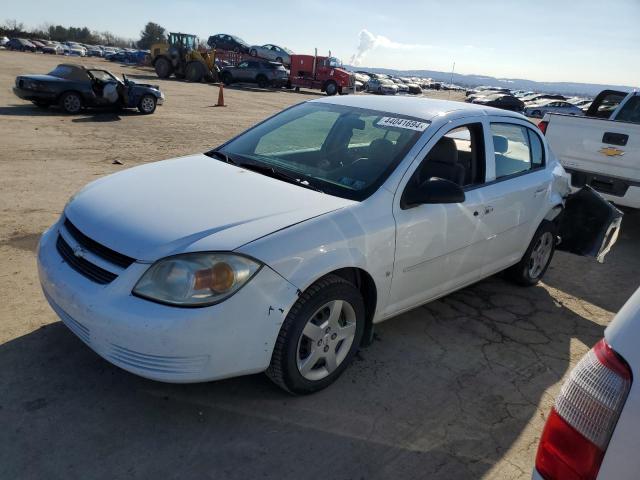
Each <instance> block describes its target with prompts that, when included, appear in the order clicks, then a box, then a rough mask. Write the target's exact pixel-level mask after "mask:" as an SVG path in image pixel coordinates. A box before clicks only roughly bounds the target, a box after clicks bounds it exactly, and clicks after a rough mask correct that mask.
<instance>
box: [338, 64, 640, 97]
mask: <svg viewBox="0 0 640 480" xmlns="http://www.w3.org/2000/svg"><path fill="white" fill-rule="evenodd" d="M346 68H348V69H349V70H365V71H368V72H372V73H386V74H388V75H394V76H402V77H429V78H433V79H434V80H435V81H437V82H445V83H449V82H450V81H451V72H448V73H447V72H438V71H435V70H394V69H389V68H373V67H351V66H348V65H347V66H346ZM453 83H454V84H456V85H460V86H462V87H477V86H480V85H489V86H492V87H506V88H510V89H511V90H532V91H535V92H543V93H560V94H563V95H585V96H591V97H593V96H595V95H597V94H598V93H600V92H601V91H602V90H605V89H613V90H624V91H631V90H633V88H634V87H629V86H625V85H602V84H597V83H579V82H535V81H533V80H525V79H522V78H496V77H489V76H486V75H462V74H459V73H454V74H453Z"/></svg>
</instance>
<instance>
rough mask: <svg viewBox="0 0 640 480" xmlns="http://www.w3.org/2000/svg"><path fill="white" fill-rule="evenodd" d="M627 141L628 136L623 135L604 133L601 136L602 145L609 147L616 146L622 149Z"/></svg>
mask: <svg viewBox="0 0 640 480" xmlns="http://www.w3.org/2000/svg"><path fill="white" fill-rule="evenodd" d="M628 141H629V135H626V134H624V133H614V132H605V133H604V135H603V136H602V143H608V144H609V145H618V146H620V147H624V146H625V145H626V144H627V142H628Z"/></svg>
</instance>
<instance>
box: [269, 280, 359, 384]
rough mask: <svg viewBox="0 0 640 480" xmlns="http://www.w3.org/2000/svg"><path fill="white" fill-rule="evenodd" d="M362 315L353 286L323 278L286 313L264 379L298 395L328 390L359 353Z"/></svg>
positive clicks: (355, 289)
mask: <svg viewBox="0 0 640 480" xmlns="http://www.w3.org/2000/svg"><path fill="white" fill-rule="evenodd" d="M332 311H333V313H334V315H331V312H332ZM364 312H365V311H364V301H363V299H362V295H361V294H360V291H359V290H358V289H357V288H356V287H355V286H354V285H353V284H352V283H350V282H348V281H347V280H345V279H343V278H341V277H338V276H336V275H327V276H326V277H323V278H321V279H320V280H318V281H317V282H316V283H314V284H313V285H311V286H310V287H309V288H308V289H307V290H306V291H305V292H304V293H303V294H302V295H301V296H300V297H299V298H298V301H297V302H296V303H295V304H294V305H293V307H292V308H291V310H290V311H289V314H288V315H287V318H286V319H285V321H284V323H283V324H282V327H281V328H280V333H279V335H278V338H277V340H276V343H275V347H274V350H273V355H272V356H271V363H270V365H269V368H267V371H266V374H267V376H268V377H269V378H270V379H271V380H272V381H273V382H274V383H275V384H276V385H278V386H279V387H281V388H283V389H284V390H286V391H288V392H290V393H293V394H297V395H300V394H308V393H313V392H317V391H318V390H322V389H323V388H326V387H327V386H329V385H330V384H331V383H333V382H334V381H335V380H336V379H337V378H338V377H339V376H340V375H341V374H342V372H343V371H344V370H345V369H346V368H347V366H348V365H349V363H350V362H351V361H352V360H353V357H354V356H355V354H356V353H357V351H358V347H359V345H360V341H361V340H362V334H363V332H364V323H365V313H364ZM342 336H344V338H342V339H341V338H340V337H342ZM349 342H350V343H349ZM311 362H313V363H311Z"/></svg>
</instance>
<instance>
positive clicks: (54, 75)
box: [13, 64, 164, 114]
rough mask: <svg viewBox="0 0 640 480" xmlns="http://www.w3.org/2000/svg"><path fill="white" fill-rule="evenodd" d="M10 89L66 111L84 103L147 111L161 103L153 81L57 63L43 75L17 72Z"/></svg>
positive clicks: (86, 104)
mask: <svg viewBox="0 0 640 480" xmlns="http://www.w3.org/2000/svg"><path fill="white" fill-rule="evenodd" d="M13 92H14V93H15V94H16V95H17V96H18V97H20V98H22V99H24V100H29V101H31V102H33V103H34V104H36V105H37V106H39V107H43V108H46V107H49V106H50V105H60V107H62V108H63V109H64V110H65V111H66V112H68V113H78V112H79V111H80V110H81V109H82V108H84V107H120V108H137V109H138V110H140V112H142V113H145V114H149V113H153V112H154V111H155V110H156V105H162V103H163V102H164V94H163V93H162V92H161V91H160V87H159V86H157V85H145V84H139V83H135V82H132V81H131V80H128V79H127V77H126V76H123V79H122V80H121V79H120V78H118V77H116V76H115V75H113V74H112V73H110V72H108V71H107V70H102V69H99V68H87V67H84V66H81V65H73V64H61V65H58V66H57V67H56V68H55V69H54V70H53V71H52V72H49V73H48V74H47V75H21V76H19V77H17V78H16V85H15V87H14V88H13Z"/></svg>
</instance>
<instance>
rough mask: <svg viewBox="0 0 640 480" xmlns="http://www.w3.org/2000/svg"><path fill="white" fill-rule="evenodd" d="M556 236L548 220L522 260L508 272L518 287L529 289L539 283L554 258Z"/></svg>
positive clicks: (535, 236) (539, 230) (542, 225)
mask: <svg viewBox="0 0 640 480" xmlns="http://www.w3.org/2000/svg"><path fill="white" fill-rule="evenodd" d="M556 236H557V235H556V227H555V225H554V224H553V223H552V222H549V221H547V220H545V221H544V222H542V223H541V224H540V226H539V227H538V230H536V233H535V234H534V235H533V239H532V240H531V243H530V244H529V248H527V251H526V252H525V254H524V255H523V257H522V260H520V261H519V262H518V263H517V264H515V265H514V266H513V267H511V268H509V269H508V270H507V271H506V274H507V276H508V277H509V278H510V279H511V280H512V281H514V282H515V283H517V284H518V285H523V286H527V287H528V286H532V285H535V284H536V283H538V282H539V281H540V279H542V277H543V276H544V274H545V272H546V271H547V268H549V264H550V263H551V259H552V258H553V253H554V252H555V249H556Z"/></svg>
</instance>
